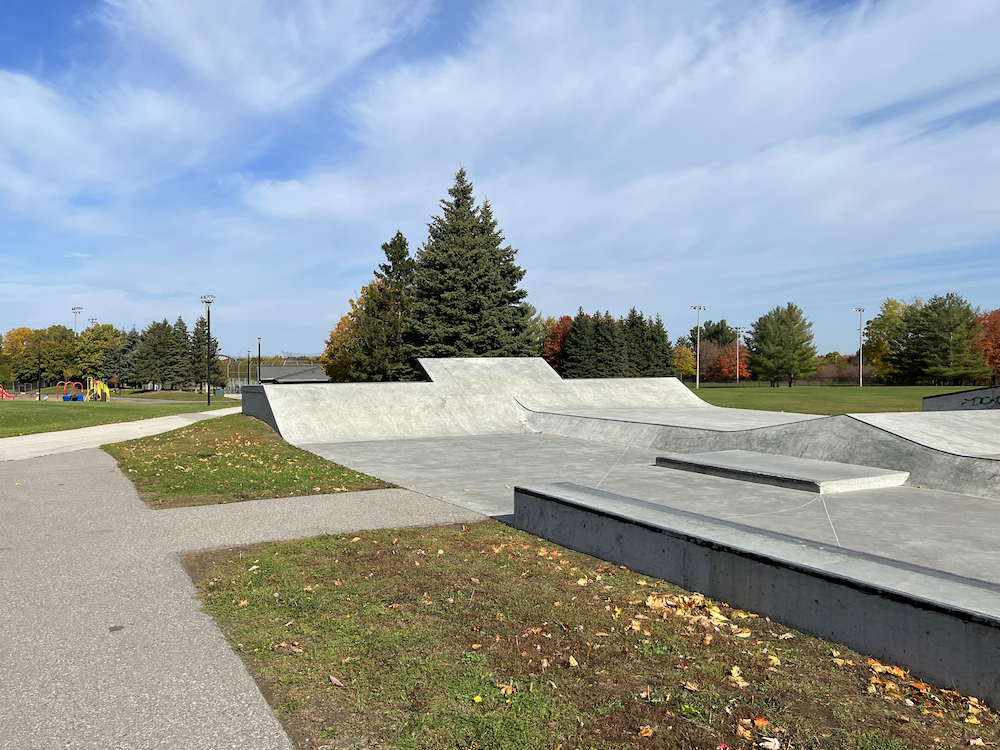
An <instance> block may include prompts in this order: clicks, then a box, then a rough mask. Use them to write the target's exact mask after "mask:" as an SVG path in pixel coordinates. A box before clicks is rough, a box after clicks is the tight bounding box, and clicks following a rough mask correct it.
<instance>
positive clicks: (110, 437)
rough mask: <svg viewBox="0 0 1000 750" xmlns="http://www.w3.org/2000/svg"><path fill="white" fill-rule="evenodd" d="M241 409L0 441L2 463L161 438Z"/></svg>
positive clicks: (85, 428)
mask: <svg viewBox="0 0 1000 750" xmlns="http://www.w3.org/2000/svg"><path fill="white" fill-rule="evenodd" d="M240 410H241V407H239V406H234V407H230V408H228V409H215V410H213V411H201V412H194V413H190V414H171V415H170V416H166V417H154V418H153V419H140V420H137V421H135V422H115V423H113V424H101V425H95V426H93V427H80V428H77V429H75V430H59V431H57V432H40V433H38V434H35V435H18V436H17V437H8V438H0V461H21V460H24V459H27V458H38V457H40V456H51V455H55V454H59V453H70V452H72V451H79V450H85V449H87V448H97V447H99V446H101V445H107V444H108V443H120V442H122V441H123V440H135V439H137V438H142V437H149V436H150V435H159V434H161V433H164V432H170V430H176V429H179V428H181V427H187V426H188V425H191V424H194V423H195V422H201V421H202V420H205V419H215V418H216V417H223V416H226V415H227V414H239V413H240Z"/></svg>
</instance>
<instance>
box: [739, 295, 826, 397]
mask: <svg viewBox="0 0 1000 750" xmlns="http://www.w3.org/2000/svg"><path fill="white" fill-rule="evenodd" d="M750 331H751V332H750V340H749V341H748V342H747V347H748V349H749V350H750V370H751V371H752V372H754V373H756V374H758V375H760V376H763V377H766V378H768V379H769V380H770V381H771V383H772V385H774V384H776V381H777V378H779V377H781V376H787V377H788V385H789V386H791V385H792V384H793V383H794V381H795V378H797V377H803V376H805V375H810V374H812V373H813V372H814V371H815V369H816V363H815V357H816V347H815V346H813V343H812V339H813V335H812V323H811V322H810V321H808V320H807V319H806V317H805V315H804V314H803V312H802V310H801V309H800V308H799V307H797V306H796V305H793V304H792V303H791V302H789V303H788V304H787V305H786V306H785V307H781V306H780V305H779V306H778V307H776V308H774V309H773V310H771V311H770V312H768V313H765V314H764V315H762V316H760V318H758V319H757V320H756V322H754V324H753V325H752V326H751V328H750Z"/></svg>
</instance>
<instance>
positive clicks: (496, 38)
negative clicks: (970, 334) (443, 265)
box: [0, 0, 1000, 355]
mask: <svg viewBox="0 0 1000 750" xmlns="http://www.w3.org/2000/svg"><path fill="white" fill-rule="evenodd" d="M997 39H1000V4H997V3H996V2H995V1H994V0H962V2H960V3H956V2H954V0H809V1H804V0H800V1H794V0H760V1H757V0H741V1H739V2H737V1H735V0H732V1H730V0H687V1H686V2H684V1H682V2H672V3H664V2H662V0H649V1H648V2H645V1H643V0H636V1H631V0H619V2H615V3H599V2H584V1H583V0H579V1H578V2H569V1H561V0H545V1H544V2H534V1H533V0H510V1H506V0H475V1H473V0H406V1H405V2H398V1H397V0H343V1H339V2H334V1H332V0H331V1H329V2H328V1H325V0H213V2H210V3H206V2H204V0H47V1H46V2H44V3H40V2H37V0H4V2H3V3H2V4H0V329H2V331H6V330H9V329H10V328H14V327H18V326H22V325H24V326H29V327H32V328H39V327H45V326H49V325H54V324H63V325H67V326H71V325H72V324H73V315H72V313H71V308H72V307H74V306H80V307H82V308H83V312H82V313H81V315H80V318H79V320H78V325H79V327H80V328H81V329H82V328H83V327H85V326H86V325H87V321H88V320H90V319H91V318H93V319H96V320H98V321H100V322H101V323H113V324H115V325H116V326H118V327H120V328H131V327H132V326H133V325H134V326H136V327H137V328H138V329H140V330H141V329H142V328H143V327H145V326H146V325H148V324H149V323H150V322H151V321H153V320H162V319H164V318H166V319H168V320H169V321H170V322H173V321H174V320H176V318H177V317H178V316H183V317H184V319H185V321H187V323H188V324H189V325H191V324H193V323H194V321H195V320H196V318H197V317H198V316H199V315H201V314H203V309H204V308H203V306H202V305H201V303H200V302H199V299H200V297H201V296H202V295H203V294H212V295H214V296H215V303H214V305H213V306H212V332H213V334H214V335H215V336H216V337H217V338H218V339H219V343H220V348H221V350H222V351H223V352H225V353H230V354H234V355H235V354H238V353H239V352H241V351H243V352H245V351H247V350H248V349H252V350H253V351H254V353H256V349H257V338H258V337H260V339H261V347H262V350H263V352H264V354H265V355H269V354H279V353H281V352H288V353H312V354H315V353H318V352H320V351H322V349H323V347H324V339H325V338H326V337H328V336H329V333H330V330H331V329H332V328H333V327H334V326H335V325H336V323H337V321H338V320H339V319H340V317H341V316H342V315H343V314H345V313H346V312H348V310H349V309H350V307H349V300H350V299H351V298H354V297H356V296H357V292H358V291H359V290H360V289H361V287H362V286H363V285H364V284H366V283H368V282H369V281H370V280H371V279H372V278H373V270H374V268H375V267H376V266H377V264H378V263H380V262H382V261H383V260H384V256H383V255H382V252H381V249H380V248H381V245H382V243H383V242H386V241H388V240H389V239H390V238H391V237H392V235H393V234H394V233H395V232H396V231H397V230H401V231H402V232H403V233H404V235H406V237H407V238H408V240H409V243H410V247H411V250H412V251H413V252H416V251H417V250H418V249H419V247H420V245H421V244H422V243H423V242H424V240H425V239H426V236H427V223H428V221H429V220H430V219H431V217H432V216H434V215H436V214H439V213H440V206H439V202H440V200H441V199H443V198H445V197H447V189H448V187H449V186H450V185H451V184H452V181H453V179H454V174H455V172H456V171H457V170H458V169H459V168H460V167H463V166H464V167H465V169H466V170H467V172H468V175H469V178H470V179H471V181H472V182H473V184H474V186H475V193H476V196H477V197H478V198H480V199H482V198H484V197H486V198H489V200H490V203H491V204H492V206H493V210H494V214H495V216H496V218H497V220H498V222H499V226H500V228H501V229H502V230H503V232H504V234H505V236H506V239H507V241H508V242H509V243H510V244H511V245H512V246H513V247H514V248H516V249H517V250H518V254H517V260H518V262H519V263H520V265H521V266H522V267H523V268H524V269H525V270H526V272H527V273H526V276H525V278H524V281H523V283H522V285H523V287H524V288H525V289H526V290H527V291H528V301H529V302H531V303H532V304H533V305H534V306H535V307H536V308H537V309H538V311H539V312H541V313H542V314H543V315H552V316H557V317H558V316H560V315H567V314H568V315H573V314H575V313H576V311H577V309H578V308H580V307H583V308H584V309H585V310H586V311H588V312H589V311H595V310H602V311H603V310H607V311H610V312H611V313H612V314H614V315H616V316H623V315H625V314H627V313H628V311H629V309H630V308H632V307H636V308H638V309H639V310H642V311H643V312H645V313H647V314H650V315H652V314H656V313H659V314H660V315H661V316H662V317H663V320H664V323H665V325H666V326H667V328H668V330H669V331H670V334H671V336H672V337H674V338H676V337H677V336H678V335H681V334H685V333H687V331H688V330H689V329H690V328H691V327H693V326H694V325H695V321H696V312H695V311H694V310H692V309H691V306H692V305H701V306H704V307H705V308H706V309H705V310H704V311H703V312H702V313H701V315H702V320H705V319H712V320H719V319H721V318H724V319H726V320H727V321H728V322H729V323H730V325H734V326H735V325H741V326H749V325H750V324H752V323H753V322H754V321H755V320H756V319H757V318H758V317H760V316H761V315H762V314H764V313H766V312H767V311H769V310H771V309H773V308H774V307H776V306H778V305H782V306H783V305H785V304H786V303H788V302H793V303H795V304H797V305H798V306H799V307H801V308H802V309H803V310H804V312H805V314H806V317H807V318H808V319H809V320H811V321H813V324H814V328H813V331H814V334H815V343H816V345H817V347H818V348H819V350H820V352H827V351H832V350H838V351H841V352H844V353H847V352H855V351H857V346H858V343H857V342H858V320H859V315H858V313H857V312H854V311H853V308H856V307H863V308H865V309H866V313H865V318H871V317H873V316H874V315H875V314H876V313H877V310H878V307H879V305H880V304H881V302H882V301H883V300H884V299H885V298H887V297H893V298H896V299H900V300H909V299H911V298H913V297H921V298H924V299H926V298H927V297H930V296H933V295H935V294H941V295H943V294H946V293H948V292H955V293H958V294H961V295H962V296H964V297H965V298H966V299H967V300H968V301H969V302H970V303H971V304H972V305H973V306H977V307H980V308H982V309H984V310H992V309H994V308H997V307H1000V299H998V290H1000V287H998V284H997V281H996V275H995V274H996V269H997V260H998V258H1000V252H998V251H1000V44H997V42H996V40H997Z"/></svg>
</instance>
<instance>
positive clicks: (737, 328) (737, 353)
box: [733, 326, 746, 385]
mask: <svg viewBox="0 0 1000 750" xmlns="http://www.w3.org/2000/svg"><path fill="white" fill-rule="evenodd" d="M733 330H734V331H736V385H739V384H740V336H742V335H743V331H745V330H746V329H745V328H742V327H740V326H736V327H735V328H733Z"/></svg>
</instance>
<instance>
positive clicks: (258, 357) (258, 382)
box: [257, 336, 260, 385]
mask: <svg viewBox="0 0 1000 750" xmlns="http://www.w3.org/2000/svg"><path fill="white" fill-rule="evenodd" d="M257 385H260V336H258V337H257Z"/></svg>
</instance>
